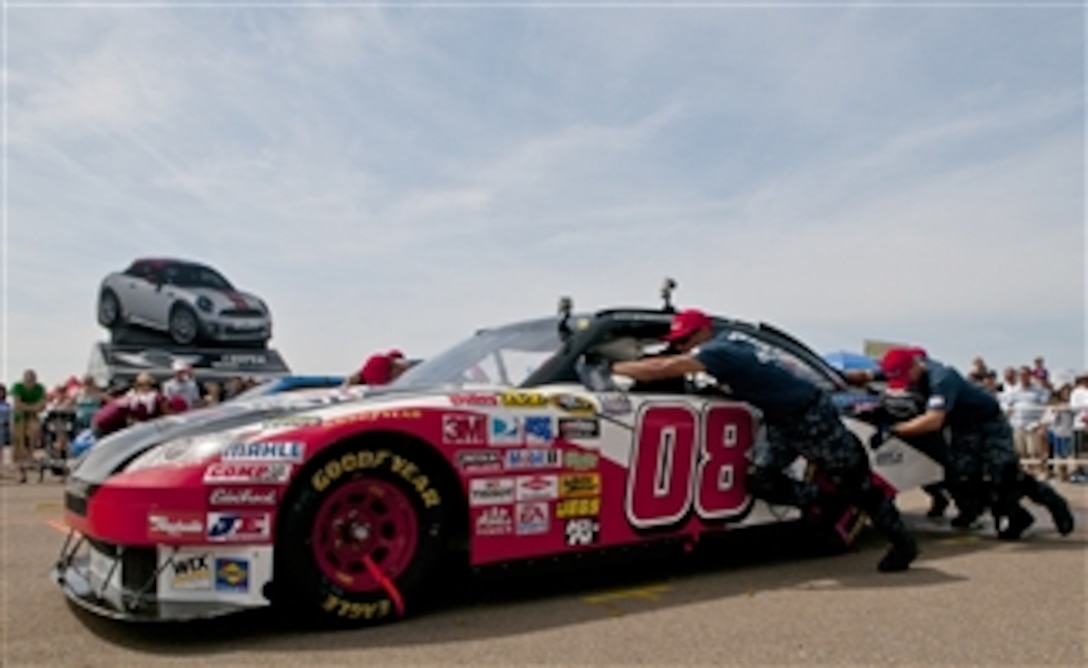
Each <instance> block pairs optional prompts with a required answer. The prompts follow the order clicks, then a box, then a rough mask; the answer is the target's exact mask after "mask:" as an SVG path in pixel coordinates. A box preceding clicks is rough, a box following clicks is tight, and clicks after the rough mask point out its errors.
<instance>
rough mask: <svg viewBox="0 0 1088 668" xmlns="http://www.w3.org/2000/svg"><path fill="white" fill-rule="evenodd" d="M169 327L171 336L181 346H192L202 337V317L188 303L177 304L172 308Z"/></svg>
mask: <svg viewBox="0 0 1088 668" xmlns="http://www.w3.org/2000/svg"><path fill="white" fill-rule="evenodd" d="M167 327H168V329H169V332H170V338H171V339H172V340H173V341H174V343H176V344H178V345H179V346H191V345H193V344H194V343H196V341H197V339H198V338H199V337H200V319H199V318H198V317H197V315H196V311H194V310H193V309H192V308H190V307H189V306H188V305H186V304H175V305H174V307H173V308H172V309H170V320H169V324H168V325H167Z"/></svg>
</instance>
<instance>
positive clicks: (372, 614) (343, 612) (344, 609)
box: [321, 594, 393, 620]
mask: <svg viewBox="0 0 1088 668" xmlns="http://www.w3.org/2000/svg"><path fill="white" fill-rule="evenodd" d="M321 607H322V609H323V610H324V611H325V612H332V613H335V614H336V616H337V617H343V618H344V619H368V620H369V619H382V618H384V617H388V616H389V614H390V613H391V612H393V603H392V602H391V601H390V600H389V599H388V598H383V599H381V600H380V601H374V602H373V603H358V602H353V601H345V600H344V599H342V598H340V597H339V596H336V595H335V594H328V595H327V596H326V597H325V602H324V603H323V604H322V605H321Z"/></svg>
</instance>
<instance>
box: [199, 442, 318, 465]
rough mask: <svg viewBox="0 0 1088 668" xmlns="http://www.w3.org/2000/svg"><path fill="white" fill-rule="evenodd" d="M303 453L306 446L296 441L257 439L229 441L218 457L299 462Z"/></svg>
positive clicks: (254, 460) (233, 459) (228, 459)
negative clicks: (244, 441)
mask: <svg viewBox="0 0 1088 668" xmlns="http://www.w3.org/2000/svg"><path fill="white" fill-rule="evenodd" d="M305 454H306V446H305V445H303V444H302V443H300V442H298V441H290V442H277V441H258V442H257V443H231V444H230V445H228V446H227V448H226V449H225V450H223V454H222V455H221V456H220V459H222V460H223V461H250V462H259V461H273V462H301V461H302V459H303V456H304V455H305Z"/></svg>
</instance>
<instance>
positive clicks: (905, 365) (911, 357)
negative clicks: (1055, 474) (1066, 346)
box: [880, 348, 1073, 540]
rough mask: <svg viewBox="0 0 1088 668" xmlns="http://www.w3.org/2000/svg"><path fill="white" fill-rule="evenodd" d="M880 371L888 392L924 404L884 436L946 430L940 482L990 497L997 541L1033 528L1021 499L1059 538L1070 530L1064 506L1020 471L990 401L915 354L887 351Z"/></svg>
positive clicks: (1053, 493) (961, 379) (1008, 434)
mask: <svg viewBox="0 0 1088 668" xmlns="http://www.w3.org/2000/svg"><path fill="white" fill-rule="evenodd" d="M880 369H881V372H882V374H883V376H884V377H885V378H886V379H887V381H888V387H889V388H891V389H893V390H906V389H913V390H915V391H917V392H919V393H920V394H921V395H922V396H924V397H925V402H926V403H925V411H924V412H923V413H922V414H921V415H918V416H916V417H914V418H911V419H909V420H906V421H904V422H898V423H896V424H893V425H891V426H890V427H888V432H889V433H890V434H891V435H894V436H899V437H902V438H912V437H918V436H922V435H925V434H931V433H933V432H937V431H940V430H942V429H944V428H945V427H946V426H947V427H948V428H949V430H950V432H951V435H950V439H949V447H948V465H947V469H948V470H947V471H946V473H945V479H946V482H947V483H948V485H949V487H950V488H951V489H952V491H953V493H954V494H956V491H957V489H959V490H964V489H971V488H978V489H980V491H982V492H984V493H985V494H986V495H987V496H990V495H992V498H993V502H992V511H993V514H994V517H995V518H996V519H997V520H998V521H999V522H1000V521H1001V520H1002V519H1007V523H1006V524H1005V526H1004V527H1003V528H999V532H998V536H999V537H1000V538H1003V539H1005V540H1016V539H1017V538H1019V537H1020V536H1021V534H1023V532H1024V531H1025V530H1026V529H1027V528H1028V527H1029V526H1031V524H1032V523H1033V522H1034V519H1033V518H1032V515H1031V513H1030V512H1028V511H1027V510H1026V509H1024V508H1023V507H1022V506H1021V505H1020V502H1019V499H1020V497H1022V496H1026V497H1027V498H1029V499H1031V500H1032V501H1034V502H1035V503H1038V504H1041V505H1044V506H1046V508H1047V509H1048V510H1049V511H1050V514H1051V516H1052V517H1053V519H1054V525H1055V526H1056V527H1057V528H1058V531H1059V532H1060V533H1061V534H1062V535H1066V534H1068V533H1070V532H1071V531H1072V530H1073V514H1072V513H1071V512H1070V510H1069V504H1068V503H1067V502H1066V500H1065V499H1064V498H1062V497H1061V495H1060V494H1058V493H1057V491H1055V490H1054V488H1053V487H1051V486H1050V485H1047V484H1045V483H1042V482H1040V481H1038V480H1036V479H1035V478H1033V477H1031V476H1029V475H1027V474H1026V473H1024V471H1023V470H1022V469H1021V468H1020V461H1019V458H1018V457H1017V455H1016V450H1015V448H1014V447H1013V439H1012V429H1011V427H1010V426H1009V422H1008V419H1007V418H1006V416H1005V414H1004V412H1003V411H1002V410H1001V406H1000V405H999V404H998V402H997V399H995V398H994V397H993V395H991V394H990V393H989V392H987V391H986V390H985V389H983V388H981V387H978V386H976V385H974V384H972V383H969V382H968V381H967V380H966V379H964V377H963V376H962V375H960V373H959V372H958V371H956V370H955V369H954V368H952V367H950V366H946V365H944V364H941V363H940V362H937V361H936V360H933V359H930V358H929V357H927V356H926V355H925V352H924V351H923V350H922V349H920V348H892V349H891V350H888V351H887V352H886V353H885V354H884V358H883V359H882V360H881V362H880ZM961 493H962V492H961ZM977 493H978V492H974V493H973V494H971V495H972V496H973V495H975V494H977Z"/></svg>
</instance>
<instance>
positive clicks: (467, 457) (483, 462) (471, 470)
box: [455, 450, 502, 474]
mask: <svg viewBox="0 0 1088 668" xmlns="http://www.w3.org/2000/svg"><path fill="white" fill-rule="evenodd" d="M455 459H456V460H457V468H459V469H461V471H462V473H465V474H476V473H495V472H497V471H501V470H502V454H501V453H499V452H495V451H493V450H462V451H461V452H458V453H457V456H456V457H455Z"/></svg>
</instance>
